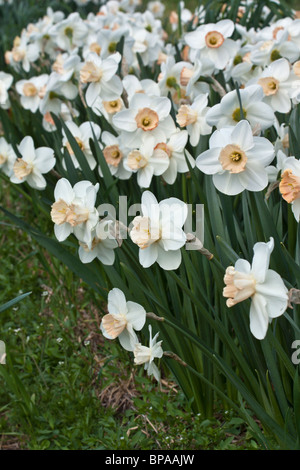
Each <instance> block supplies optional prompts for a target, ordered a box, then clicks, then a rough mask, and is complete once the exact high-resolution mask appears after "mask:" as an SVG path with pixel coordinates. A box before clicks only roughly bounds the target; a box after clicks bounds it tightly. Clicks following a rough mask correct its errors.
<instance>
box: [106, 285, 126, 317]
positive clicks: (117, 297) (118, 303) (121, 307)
mask: <svg viewBox="0 0 300 470" xmlns="http://www.w3.org/2000/svg"><path fill="white" fill-rule="evenodd" d="M107 310H108V311H109V313H110V314H112V315H118V314H120V313H122V314H126V313H127V306H126V298H125V295H124V292H122V291H121V290H120V289H118V288H117V287H114V288H113V289H112V290H110V291H109V293H108V298H107Z"/></svg>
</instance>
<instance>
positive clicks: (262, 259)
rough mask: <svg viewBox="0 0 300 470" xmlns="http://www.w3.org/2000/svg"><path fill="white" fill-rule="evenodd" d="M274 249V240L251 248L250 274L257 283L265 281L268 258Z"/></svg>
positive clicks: (259, 243)
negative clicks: (252, 253) (252, 254)
mask: <svg viewBox="0 0 300 470" xmlns="http://www.w3.org/2000/svg"><path fill="white" fill-rule="evenodd" d="M273 249H274V239H273V238H270V241H269V242H268V243H263V242H258V243H255V245H254V247H253V252H254V256H253V260H252V272H253V274H254V277H255V279H256V281H257V282H259V283H262V282H264V280H265V277H266V274H267V270H268V268H269V263H270V256H271V253H272V251H273Z"/></svg>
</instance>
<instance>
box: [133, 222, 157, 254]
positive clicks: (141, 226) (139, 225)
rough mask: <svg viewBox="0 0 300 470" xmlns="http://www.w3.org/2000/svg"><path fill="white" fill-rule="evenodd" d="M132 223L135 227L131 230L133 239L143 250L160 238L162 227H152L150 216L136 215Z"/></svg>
mask: <svg viewBox="0 0 300 470" xmlns="http://www.w3.org/2000/svg"><path fill="white" fill-rule="evenodd" d="M132 223H133V228H132V229H131V231H130V237H131V240H132V241H133V243H135V244H136V245H138V247H139V248H141V249H142V250H144V249H145V248H148V247H149V246H150V245H152V243H155V242H156V241H158V240H159V239H160V237H161V234H160V229H159V228H158V227H151V220H150V219H149V217H141V216H138V217H135V218H134V219H133V221H132Z"/></svg>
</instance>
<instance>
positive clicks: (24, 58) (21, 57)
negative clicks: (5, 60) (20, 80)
mask: <svg viewBox="0 0 300 470" xmlns="http://www.w3.org/2000/svg"><path fill="white" fill-rule="evenodd" d="M39 55H40V49H39V47H38V45H37V44H35V43H29V40H28V37H27V35H26V31H25V30H24V31H23V33H22V35H21V37H19V36H17V37H16V38H15V39H14V44H13V49H12V51H11V53H10V61H9V63H10V65H11V66H12V67H14V68H15V69H16V70H19V69H20V65H22V68H23V69H24V71H25V72H29V70H30V66H31V63H32V62H35V61H36V60H37V59H38V58H39Z"/></svg>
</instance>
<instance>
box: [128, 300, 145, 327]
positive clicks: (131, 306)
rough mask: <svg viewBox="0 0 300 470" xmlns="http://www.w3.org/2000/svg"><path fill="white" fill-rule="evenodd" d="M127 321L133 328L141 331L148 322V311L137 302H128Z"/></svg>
mask: <svg viewBox="0 0 300 470" xmlns="http://www.w3.org/2000/svg"><path fill="white" fill-rule="evenodd" d="M127 310H128V313H127V320H128V322H130V323H131V325H132V327H133V328H134V329H135V330H137V331H140V330H141V329H142V328H143V326H144V325H145V322H146V310H145V309H144V307H142V306H141V305H140V304H137V303H136V302H131V301H130V300H129V301H128V302H127Z"/></svg>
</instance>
